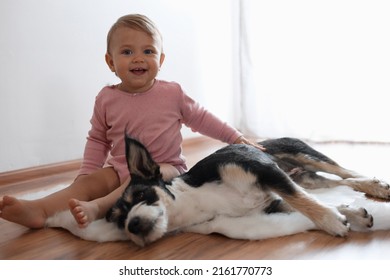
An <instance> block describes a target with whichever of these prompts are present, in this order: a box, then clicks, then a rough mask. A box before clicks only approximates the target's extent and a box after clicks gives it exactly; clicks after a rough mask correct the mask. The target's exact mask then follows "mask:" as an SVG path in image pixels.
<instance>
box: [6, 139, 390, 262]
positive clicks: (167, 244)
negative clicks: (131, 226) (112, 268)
mask: <svg viewBox="0 0 390 280" xmlns="http://www.w3.org/2000/svg"><path fill="white" fill-rule="evenodd" d="M220 146H221V144H220V143H219V142H215V141H211V140H208V141H206V142H204V141H200V142H196V141H194V143H192V144H189V145H186V146H185V147H184V150H185V155H186V157H187V160H188V162H189V165H190V166H191V165H192V164H193V163H194V162H196V161H197V160H199V159H200V158H202V157H203V156H205V155H207V154H209V153H210V152H212V151H214V150H216V149H217V148H218V147H220ZM317 148H318V149H320V151H323V152H325V153H327V154H328V155H330V156H331V157H333V159H335V160H336V161H338V162H339V163H342V164H343V165H345V164H344V163H348V164H349V165H348V166H347V167H349V168H351V169H355V170H357V171H360V172H362V173H363V171H364V172H371V171H376V172H377V173H375V174H373V173H372V172H371V173H370V174H368V175H376V176H378V177H380V178H383V179H386V180H388V181H390V180H389V179H390V177H387V178H386V177H385V176H386V173H387V172H388V171H389V170H388V164H387V159H388V158H389V157H390V147H389V146H386V145H381V146H369V145H357V146H356V145H353V146H345V145H320V147H317ZM358 159H359V160H358ZM360 159H363V160H360ZM372 162H375V164H373V163H372ZM378 167H380V168H378ZM357 168H360V169H357ZM75 174H76V171H75V170H70V171H64V172H61V173H59V174H47V175H46V176H45V175H43V174H41V175H40V176H38V177H37V178H33V179H30V180H28V181H24V180H23V179H22V178H20V179H19V180H17V181H16V182H5V181H4V180H3V182H2V184H0V196H2V195H4V194H21V193H25V192H35V191H38V190H44V189H47V188H50V187H53V186H56V185H59V184H69V182H71V181H72V180H73V179H74V177H75ZM389 219H390V217H389ZM0 259H8V260H12V259H17V260H26V259H38V260H48V259H71V260H76V259H91V260H99V259H111V260H123V259H138V260H139V259H142V260H153V259H158V260H163V259H180V260H199V259H201V260H221V259H247V260H249V259H268V260H290V259H390V231H378V232H374V233H350V235H349V236H348V237H347V238H336V237H331V236H329V235H327V234H325V233H323V232H319V231H313V232H308V233H302V234H296V235H293V236H287V237H282V238H274V239H268V240H262V241H245V240H232V239H228V238H226V237H224V236H221V235H218V234H213V235H208V236H203V235H199V234H192V233H181V234H177V235H174V236H167V237H165V238H163V239H161V240H159V241H157V242H156V243H153V244H151V245H149V246H147V247H145V248H139V247H137V246H135V245H134V244H132V243H130V242H109V243H95V242H90V241H84V240H80V239H79V238H77V237H74V236H73V235H71V234H70V233H68V232H66V231H65V230H61V229H41V230H30V229H27V228H24V227H22V226H19V225H16V224H13V223H10V222H7V221H4V220H0Z"/></svg>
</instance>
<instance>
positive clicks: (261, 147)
mask: <svg viewBox="0 0 390 280" xmlns="http://www.w3.org/2000/svg"><path fill="white" fill-rule="evenodd" d="M234 144H247V145H251V146H253V147H255V148H257V149H259V150H262V151H263V152H264V151H265V150H266V149H265V148H264V147H263V146H262V145H260V144H258V143H256V142H253V141H251V140H248V139H246V138H245V137H244V136H240V137H238V138H237V140H236V141H234Z"/></svg>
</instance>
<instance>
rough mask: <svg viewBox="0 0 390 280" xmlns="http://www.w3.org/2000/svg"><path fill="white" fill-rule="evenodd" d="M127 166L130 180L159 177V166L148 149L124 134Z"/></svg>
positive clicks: (160, 176)
mask: <svg viewBox="0 0 390 280" xmlns="http://www.w3.org/2000/svg"><path fill="white" fill-rule="evenodd" d="M125 142H126V159H127V166H128V168H129V172H130V175H131V180H132V181H133V180H134V179H137V177H138V178H142V179H161V178H162V175H161V172H160V166H159V165H158V164H157V163H156V162H154V160H153V159H152V156H151V155H150V154H149V152H148V150H147V149H146V148H145V147H144V145H142V144H141V143H140V142H138V141H137V140H135V139H133V138H131V137H129V136H128V135H127V134H125Z"/></svg>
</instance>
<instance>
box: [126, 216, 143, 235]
mask: <svg viewBox="0 0 390 280" xmlns="http://www.w3.org/2000/svg"><path fill="white" fill-rule="evenodd" d="M140 225H141V219H140V218H139V217H134V218H132V219H131V220H130V222H129V224H128V225H127V229H128V230H129V231H130V232H131V233H134V234H138V233H139V232H140Z"/></svg>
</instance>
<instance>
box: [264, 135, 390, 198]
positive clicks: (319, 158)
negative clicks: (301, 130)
mask: <svg viewBox="0 0 390 280" xmlns="http://www.w3.org/2000/svg"><path fill="white" fill-rule="evenodd" d="M261 144H262V145H263V146H264V147H265V148H266V149H267V153H269V154H270V156H271V158H272V159H273V160H274V161H275V162H276V163H277V164H278V165H279V166H280V168H281V169H283V170H284V171H285V172H286V173H287V174H289V176H290V177H291V178H292V179H293V180H294V181H295V182H296V183H297V184H299V185H300V186H302V187H304V188H308V189H315V188H332V187H336V186H341V185H344V186H349V187H351V188H353V189H354V190H356V191H360V192H364V193H366V194H368V195H371V196H373V197H377V198H382V199H390V185H389V184H388V183H386V182H384V181H381V180H378V179H376V178H367V177H365V176H363V175H361V174H359V173H357V172H354V171H351V170H349V169H346V168H344V167H342V166H340V165H339V164H338V163H336V162H335V161H334V160H332V159H330V158H329V157H327V156H325V155H324V154H322V153H320V152H318V151H317V150H315V149H313V148H312V147H310V146H309V145H307V144H306V143H304V142H303V141H301V140H299V139H295V138H280V139H273V140H266V141H263V142H261ZM317 172H323V173H328V174H333V175H336V176H338V177H339V178H329V177H328V176H326V175H324V176H322V175H320V174H318V173H317Z"/></svg>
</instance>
